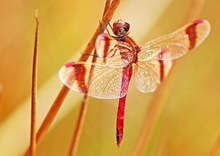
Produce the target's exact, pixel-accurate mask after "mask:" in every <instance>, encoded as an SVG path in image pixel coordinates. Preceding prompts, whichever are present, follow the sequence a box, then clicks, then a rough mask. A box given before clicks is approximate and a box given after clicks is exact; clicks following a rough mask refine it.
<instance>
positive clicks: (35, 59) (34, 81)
mask: <svg viewBox="0 0 220 156" xmlns="http://www.w3.org/2000/svg"><path fill="white" fill-rule="evenodd" d="M35 19H36V30H35V41H34V55H33V67H32V89H31V91H32V92H31V134H30V136H31V137H30V155H31V156H35V149H36V105H37V62H38V47H37V46H38V28H39V20H38V16H37V10H36V11H35Z"/></svg>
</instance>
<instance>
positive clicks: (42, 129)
mask: <svg viewBox="0 0 220 156" xmlns="http://www.w3.org/2000/svg"><path fill="white" fill-rule="evenodd" d="M119 3H120V0H113V1H112V3H111V5H110V6H109V9H108V10H107V11H106V13H105V15H104V17H103V19H102V21H101V26H102V27H101V26H100V25H99V26H98V28H97V29H96V31H95V33H94V35H93V36H92V38H91V39H90V41H89V43H88V44H87V46H86V48H85V50H84V53H86V54H91V53H92V51H93V49H94V47H95V40H96V38H97V36H98V35H99V33H100V32H101V29H105V28H106V24H105V23H109V21H110V20H111V18H112V16H113V14H114V12H115V10H116V9H117V7H118V5H119ZM88 57H89V55H82V56H81V57H80V58H79V61H86V60H87V59H88ZM68 92H69V88H67V87H66V86H65V85H63V87H62V89H61V90H60V92H59V94H58V96H57V97H56V99H55V101H54V102H53V105H52V106H51V108H50V110H49V112H48V113H47V115H46V117H45V119H44V121H43V123H42V124H41V126H40V128H39V130H38V132H37V138H36V142H37V143H38V142H39V140H40V139H41V138H42V136H43V135H44V133H45V132H46V131H47V130H48V128H49V126H50V125H51V123H52V121H53V119H54V118H55V116H56V114H57V112H58V110H59V108H60V106H61V105H62V103H63V101H64V99H65V97H66V95H67V94H68ZM29 150H30V148H29V149H28V150H27V151H26V153H28V152H29Z"/></svg>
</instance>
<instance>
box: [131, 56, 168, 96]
mask: <svg viewBox="0 0 220 156" xmlns="http://www.w3.org/2000/svg"><path fill="white" fill-rule="evenodd" d="M171 67H172V61H170V60H155V59H154V60H149V61H139V62H138V63H137V64H136V66H135V74H134V75H135V84H136V87H137V88H138V90H140V91H141V92H143V93H148V92H153V91H154V90H155V89H156V88H157V86H158V85H159V84H160V83H161V82H162V81H163V79H164V78H165V77H166V76H167V75H168V73H169V71H170V69H171Z"/></svg>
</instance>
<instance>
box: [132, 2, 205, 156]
mask: <svg viewBox="0 0 220 156" xmlns="http://www.w3.org/2000/svg"><path fill="white" fill-rule="evenodd" d="M204 3H205V0H195V1H192V2H191V3H190V6H189V9H188V11H187V14H186V16H185V18H184V20H183V22H184V23H186V22H189V20H192V19H195V18H196V17H197V16H198V15H199V13H200V11H201V10H202V8H203V6H204ZM174 66H175V62H173V67H174ZM172 71H173V70H172V69H171V71H170V75H171V74H172ZM171 81H172V80H171V77H170V76H168V77H167V80H166V81H164V82H163V83H162V84H161V85H160V86H159V87H158V89H157V91H156V92H155V94H154V96H153V97H152V100H151V102H150V108H149V110H148V112H147V114H146V117H145V120H144V125H143V127H142V129H141V132H140V134H139V137H138V140H137V143H136V146H135V149H134V153H133V156H141V155H143V153H144V150H145V147H147V146H148V144H149V142H150V139H151V134H152V131H153V125H154V124H155V121H156V117H157V115H158V112H159V108H162V107H163V106H162V105H161V101H162V97H163V101H166V99H167V97H168V95H169V92H170V88H171V87H169V90H168V89H166V92H165V88H166V86H167V85H166V84H167V83H169V82H171ZM165 95H166V96H165Z"/></svg>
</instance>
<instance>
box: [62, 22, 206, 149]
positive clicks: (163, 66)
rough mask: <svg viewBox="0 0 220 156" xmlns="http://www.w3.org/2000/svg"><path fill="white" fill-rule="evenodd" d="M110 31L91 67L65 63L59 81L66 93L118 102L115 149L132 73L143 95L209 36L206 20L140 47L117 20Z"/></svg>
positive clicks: (125, 25)
mask: <svg viewBox="0 0 220 156" xmlns="http://www.w3.org/2000/svg"><path fill="white" fill-rule="evenodd" d="M112 30H113V33H114V35H115V36H110V35H108V34H106V33H102V34H100V35H99V36H98V37H97V40H96V55H95V56H92V57H96V62H95V63H88V62H70V63H67V64H66V65H65V66H64V67H63V68H62V69H61V70H60V73H59V77H60V80H61V81H62V83H63V84H64V85H66V86H67V87H69V88H70V89H72V90H75V91H78V92H82V93H84V94H87V95H88V96H92V97H95V98H100V99H118V98H119V99H120V100H119V109H118V115H117V128H116V130H117V144H118V146H119V145H120V143H121V141H122V138H123V128H124V109H125V100H126V95H127V92H128V86H129V82H130V79H131V76H132V74H133V72H134V78H135V83H136V86H137V89H138V90H140V91H141V92H143V93H148V92H153V91H154V90H155V89H156V88H157V86H158V85H159V84H160V83H161V82H162V80H163V79H164V78H165V77H166V76H167V74H168V72H169V70H170V69H171V66H172V60H174V59H177V58H179V57H181V56H183V55H184V54H186V53H187V52H188V51H190V50H192V49H194V48H195V47H197V46H198V45H200V44H201V43H202V42H203V41H204V39H205V38H206V37H207V36H208V34H209V32H210V24H209V22H208V21H206V20H201V19H199V20H195V21H194V22H192V23H189V24H187V25H185V26H183V27H181V28H180V29H178V30H176V31H174V32H173V33H170V34H167V35H164V36H162V37H159V38H157V39H154V40H152V41H149V42H147V43H146V44H144V45H142V46H140V45H139V44H138V43H137V42H136V41H135V40H134V39H133V38H132V37H131V35H130V33H129V30H130V25H129V23H127V22H124V21H122V20H118V21H116V22H114V24H113V28H112ZM133 69H134V70H133ZM91 70H93V72H92V73H93V74H92V76H91V72H90V71H91Z"/></svg>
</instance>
